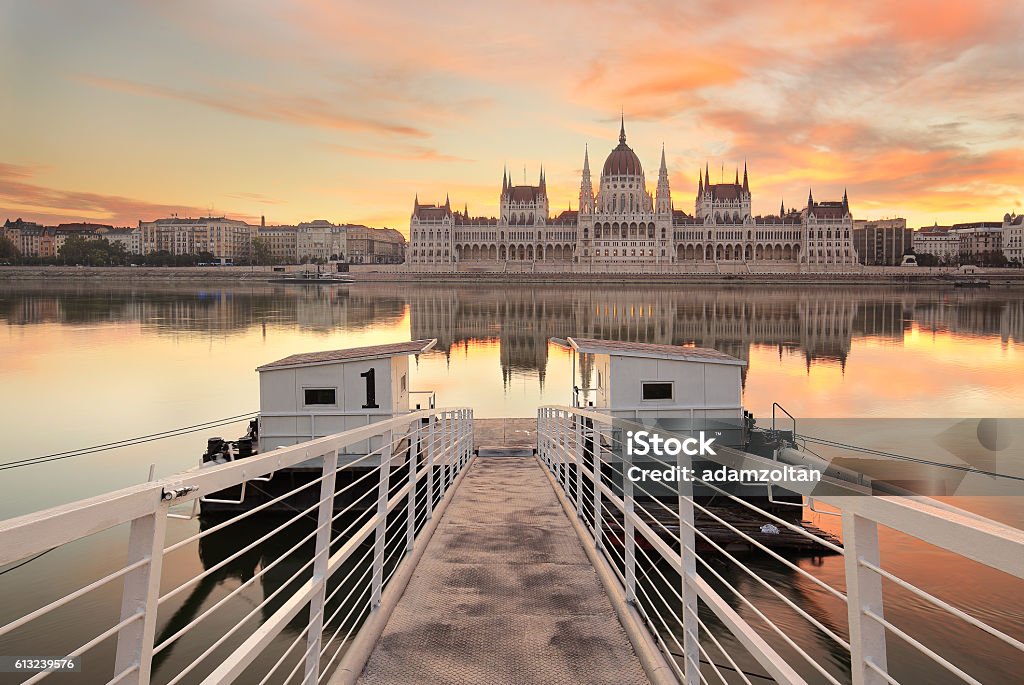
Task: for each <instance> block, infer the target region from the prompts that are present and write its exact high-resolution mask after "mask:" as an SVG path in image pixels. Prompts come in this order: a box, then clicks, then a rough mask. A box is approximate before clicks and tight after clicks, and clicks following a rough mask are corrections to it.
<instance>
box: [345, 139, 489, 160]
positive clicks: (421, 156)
mask: <svg viewBox="0 0 1024 685" xmlns="http://www.w3.org/2000/svg"><path fill="white" fill-rule="evenodd" d="M325 147H327V148H328V149H330V150H333V151H335V152H339V153H341V154H345V155H355V156H356V157H369V158H374V159H398V160H403V161H412V162H472V161H474V160H472V159H467V158H465V157H457V156H455V155H446V154H444V153H442V152H439V151H437V150H435V149H433V148H429V147H422V146H419V145H406V146H403V147H401V148H397V149H396V148H390V147H389V148H382V149H370V148H359V147H353V146H351V145H340V144H338V143H327V144H326V145H325Z"/></svg>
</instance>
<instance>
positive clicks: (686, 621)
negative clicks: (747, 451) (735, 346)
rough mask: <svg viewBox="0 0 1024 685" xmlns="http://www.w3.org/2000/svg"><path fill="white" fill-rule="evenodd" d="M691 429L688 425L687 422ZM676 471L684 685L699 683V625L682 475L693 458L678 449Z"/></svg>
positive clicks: (689, 487) (688, 490) (689, 486)
mask: <svg viewBox="0 0 1024 685" xmlns="http://www.w3.org/2000/svg"><path fill="white" fill-rule="evenodd" d="M691 427H692V423H691ZM676 467H677V468H678V469H679V474H680V478H679V480H678V481H677V483H678V486H679V560H680V562H681V563H680V566H681V567H682V571H683V573H682V575H681V576H680V577H679V592H680V595H679V596H680V597H681V598H682V600H683V601H682V606H681V607H680V611H681V612H682V615H681V616H680V617H679V618H680V623H681V624H682V626H683V652H684V654H683V657H684V659H685V661H684V663H683V675H684V676H685V678H686V684H687V685H699V684H700V625H699V624H698V623H697V591H696V589H694V588H692V587H690V581H689V579H690V578H696V577H697V540H696V538H697V536H696V534H695V533H694V529H693V526H694V521H693V481H692V480H691V479H689V478H683V477H682V474H686V473H690V472H692V469H693V458H692V457H690V456H688V455H687V454H686V453H685V452H683V451H682V450H680V451H679V454H678V455H677V456H676Z"/></svg>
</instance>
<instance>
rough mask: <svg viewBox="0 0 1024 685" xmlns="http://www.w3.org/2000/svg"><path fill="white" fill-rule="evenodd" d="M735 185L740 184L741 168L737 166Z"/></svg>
mask: <svg viewBox="0 0 1024 685" xmlns="http://www.w3.org/2000/svg"><path fill="white" fill-rule="evenodd" d="M732 184H733V185H736V186H738V185H739V184H740V168H739V167H736V180H735V181H733V182H732Z"/></svg>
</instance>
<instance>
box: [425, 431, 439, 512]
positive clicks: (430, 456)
mask: <svg viewBox="0 0 1024 685" xmlns="http://www.w3.org/2000/svg"><path fill="white" fill-rule="evenodd" d="M436 419H437V414H432V415H431V416H430V421H428V422H427V496H426V507H427V514H426V516H427V519H426V520H427V521H429V520H430V519H432V518H434V461H435V459H434V455H435V454H436V450H435V446H434V440H435V438H436V435H437V431H436V430H435V429H434V424H435V422H436Z"/></svg>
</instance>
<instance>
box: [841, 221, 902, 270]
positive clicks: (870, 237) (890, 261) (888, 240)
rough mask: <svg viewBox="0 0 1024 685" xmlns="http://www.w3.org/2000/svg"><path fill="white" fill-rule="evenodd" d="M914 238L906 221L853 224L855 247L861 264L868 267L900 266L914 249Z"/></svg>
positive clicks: (857, 222) (860, 222)
mask: <svg viewBox="0 0 1024 685" xmlns="http://www.w3.org/2000/svg"><path fill="white" fill-rule="evenodd" d="M913 237H914V231H913V230H912V229H909V228H907V220H906V219H878V220H874V221H865V220H858V221H854V222H853V247H854V249H855V250H856V252H857V258H858V259H859V260H860V263H861V264H864V265H866V266H899V265H900V262H901V261H903V255H904V254H906V253H907V252H909V251H910V249H911V247H912V243H913Z"/></svg>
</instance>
